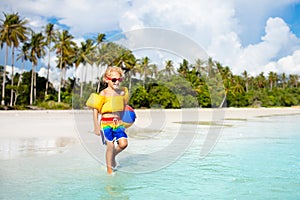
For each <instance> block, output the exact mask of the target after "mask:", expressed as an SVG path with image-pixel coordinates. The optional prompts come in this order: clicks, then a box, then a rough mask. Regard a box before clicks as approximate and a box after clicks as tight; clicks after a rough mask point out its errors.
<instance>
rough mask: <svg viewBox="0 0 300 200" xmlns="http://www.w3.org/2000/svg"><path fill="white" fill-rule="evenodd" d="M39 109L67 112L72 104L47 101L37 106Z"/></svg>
mask: <svg viewBox="0 0 300 200" xmlns="http://www.w3.org/2000/svg"><path fill="white" fill-rule="evenodd" d="M37 106H38V107H40V108H44V109H51V110H66V109H70V108H71V106H70V104H67V103H63V102H60V103H58V102H55V101H45V102H41V103H38V104H37Z"/></svg>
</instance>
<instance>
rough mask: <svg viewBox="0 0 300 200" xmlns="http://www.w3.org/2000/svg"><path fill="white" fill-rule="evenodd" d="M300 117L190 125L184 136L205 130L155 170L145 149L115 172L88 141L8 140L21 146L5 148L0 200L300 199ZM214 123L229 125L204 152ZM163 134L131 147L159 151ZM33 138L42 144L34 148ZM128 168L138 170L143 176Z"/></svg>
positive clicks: (138, 139) (0, 165) (1, 161)
mask: <svg viewBox="0 0 300 200" xmlns="http://www.w3.org/2000/svg"><path fill="white" fill-rule="evenodd" d="M299 122H300V115H279V116H266V117H256V118H253V119H248V120H245V119H225V120H224V123H223V124H222V125H220V124H213V125H209V124H200V125H199V124H196V123H191V124H185V125H184V126H185V128H184V129H183V130H187V131H183V132H182V133H180V134H185V132H188V130H193V131H194V130H197V134H195V137H193V140H192V141H191V142H190V144H189V145H188V146H187V147H186V148H184V149H180V151H181V152H182V153H181V154H180V155H179V156H178V157H176V159H173V160H172V162H169V163H167V164H164V165H162V166H161V167H157V166H159V165H157V166H153V170H151V166H152V165H151V162H148V163H149V165H147V166H146V167H147V168H142V167H141V168H136V166H134V165H138V164H136V163H138V162H137V160H139V159H144V160H147V159H150V158H151V157H147V156H146V153H147V152H146V150H144V155H145V157H143V158H142V156H137V158H135V154H131V155H130V156H131V157H130V158H132V160H134V158H135V160H134V161H132V160H130V159H129V158H128V157H127V158H126V156H125V157H123V158H122V159H121V160H119V161H120V167H119V169H117V171H115V173H114V175H107V174H106V170H105V166H104V164H103V163H102V162H101V161H99V160H98V159H97V158H96V157H95V156H93V155H92V153H91V152H90V151H88V150H87V149H86V147H85V146H86V145H85V144H82V143H73V144H70V145H66V146H65V145H58V146H55V144H54V143H55V142H56V143H57V141H54V143H53V142H51V141H50V142H49V141H48V142H46V144H45V141H6V142H8V145H9V146H10V147H11V148H14V149H15V151H14V152H11V151H7V150H6V152H5V151H4V150H3V149H2V152H1V155H2V156H1V159H0V199H1V200H50V199H51V200H53V199H59V200H70V199H72V200H85V199H86V200H102V199H103V200H105V199H107V200H108V199H119V200H122V199H124V200H125V199H126V200H127V199H131V200H140V199H147V200H152V199H153V200H156V199H180V200H182V199H184V200H185V199H192V200H195V199H197V200H198V199H205V200H207V199H208V200H209V199H211V200H216V199H220V200H221V199H222V200H224V199H225V200H226V199H231V200H235V199H241V200H253V199H255V200H260V199H261V200H265V199H278V200H282V199H287V200H297V199H300V123H299ZM195 126H197V127H198V128H197V129H195ZM212 126H222V128H221V129H220V132H219V133H220V134H219V136H218V138H217V139H216V141H215V144H214V146H213V148H212V149H211V150H210V151H209V153H208V154H206V155H205V156H201V148H202V147H203V142H204V141H205V140H206V139H205V138H207V134H209V133H210V131H209V130H210V129H211V128H212ZM159 134H160V133H156V135H155V137H153V138H151V137H150V138H146V139H145V138H142V137H133V140H134V141H133V142H131V143H130V140H129V146H130V145H131V144H132V146H133V147H134V148H141V149H142V148H145V144H147V143H148V144H151V145H150V146H149V148H150V149H151V152H155V150H156V148H157V146H160V148H161V144H160V143H165V142H166V141H165V140H163V139H159ZM30 142H31V143H32V142H36V143H39V144H40V146H37V145H35V146H34V145H28V143H30ZM43 142H44V143H43ZM59 142H63V141H59ZM135 142H137V143H135ZM41 143H43V145H41ZM171 144H172V143H171ZM99 145H102V144H101V143H100V140H99ZM139 145H140V146H139ZM16 149H17V150H16ZM129 150H130V149H129ZM125 151H126V150H125ZM160 151H163V150H160ZM166 152H167V151H166ZM124 154H125V153H124ZM121 161H122V162H121ZM157 162H159V160H158V161H157ZM162 163H163V161H162ZM122 165H123V167H122ZM128 169H136V173H135V171H134V170H128ZM139 169H147V170H139Z"/></svg>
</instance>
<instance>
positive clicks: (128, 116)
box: [121, 105, 136, 128]
mask: <svg viewBox="0 0 300 200" xmlns="http://www.w3.org/2000/svg"><path fill="white" fill-rule="evenodd" d="M121 118H122V121H123V122H124V125H125V127H126V128H128V127H130V126H132V124H133V123H134V121H135V118H136V115H135V112H134V110H133V108H132V107H130V106H129V105H126V106H125V110H124V112H123V114H122V117H121Z"/></svg>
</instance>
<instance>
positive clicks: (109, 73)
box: [103, 66, 124, 80]
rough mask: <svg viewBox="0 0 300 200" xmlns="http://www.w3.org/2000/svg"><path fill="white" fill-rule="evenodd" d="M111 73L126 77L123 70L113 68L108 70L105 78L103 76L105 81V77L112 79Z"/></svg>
mask: <svg viewBox="0 0 300 200" xmlns="http://www.w3.org/2000/svg"><path fill="white" fill-rule="evenodd" d="M111 72H117V73H119V74H120V76H121V77H123V76H124V73H123V71H122V69H121V68H120V67H115V66H113V67H108V68H107V69H106V71H105V73H104V76H103V80H104V79H105V77H110V75H111Z"/></svg>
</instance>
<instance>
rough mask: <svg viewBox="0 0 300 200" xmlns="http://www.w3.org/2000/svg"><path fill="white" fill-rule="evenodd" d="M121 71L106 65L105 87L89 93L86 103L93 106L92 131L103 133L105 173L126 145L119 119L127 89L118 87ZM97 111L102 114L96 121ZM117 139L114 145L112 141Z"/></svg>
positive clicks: (126, 96) (121, 75) (126, 100)
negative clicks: (97, 92) (99, 119)
mask: <svg viewBox="0 0 300 200" xmlns="http://www.w3.org/2000/svg"><path fill="white" fill-rule="evenodd" d="M122 80H123V72H122V70H121V68H119V67H108V68H107V70H106V71H105V74H104V77H103V81H104V82H105V83H107V87H106V88H105V89H104V90H102V91H101V92H100V94H95V93H93V94H91V96H90V97H89V99H88V101H87V103H86V105H87V106H89V107H92V108H93V121H94V132H95V134H97V135H100V134H103V135H104V137H105V140H106V166H107V173H108V174H112V173H113V168H115V167H116V165H117V163H116V159H115V157H116V155H118V154H119V153H120V152H121V151H123V150H124V149H125V148H126V147H127V145H128V142H127V134H126V133H125V126H124V124H123V123H122V121H121V119H120V112H122V111H123V110H124V108H125V105H126V104H127V102H128V89H127V88H126V87H123V88H120V83H121V82H122ZM98 113H100V114H101V115H102V118H101V121H100V124H99V123H98V122H99V121H98ZM115 141H117V144H118V145H117V146H116V147H115V145H114V142H115Z"/></svg>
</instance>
